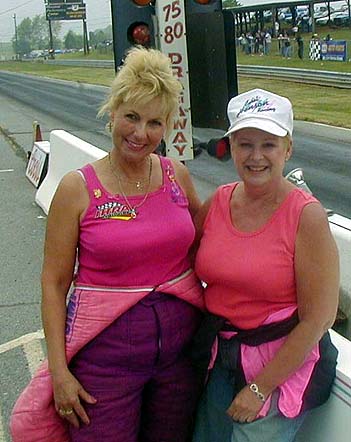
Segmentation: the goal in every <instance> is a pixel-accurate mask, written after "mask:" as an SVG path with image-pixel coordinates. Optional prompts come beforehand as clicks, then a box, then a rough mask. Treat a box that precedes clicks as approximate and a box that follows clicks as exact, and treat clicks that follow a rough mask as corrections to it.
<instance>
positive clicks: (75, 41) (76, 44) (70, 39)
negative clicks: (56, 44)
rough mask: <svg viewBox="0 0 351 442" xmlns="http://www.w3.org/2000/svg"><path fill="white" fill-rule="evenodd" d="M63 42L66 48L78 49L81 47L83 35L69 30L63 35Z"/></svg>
mask: <svg viewBox="0 0 351 442" xmlns="http://www.w3.org/2000/svg"><path fill="white" fill-rule="evenodd" d="M63 44H64V46H65V48H66V49H79V48H81V47H83V36H82V35H81V34H76V33H75V32H73V31H71V30H70V31H68V32H67V34H66V35H65V37H64V40H63Z"/></svg>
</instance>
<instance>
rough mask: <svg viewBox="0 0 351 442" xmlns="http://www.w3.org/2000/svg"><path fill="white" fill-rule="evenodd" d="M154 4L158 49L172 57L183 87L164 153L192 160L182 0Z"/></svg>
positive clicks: (168, 0)
mask: <svg viewBox="0 0 351 442" xmlns="http://www.w3.org/2000/svg"><path fill="white" fill-rule="evenodd" d="M155 7H156V14H157V20H158V33H159V35H158V37H159V44H160V50H161V51H162V52H163V53H164V54H166V55H168V56H169V58H170V59H171V62H172V68H173V72H174V74H175V75H176V77H177V78H178V80H179V81H180V82H181V84H182V86H183V91H182V93H181V96H180V101H179V108H178V113H177V114H176V116H175V118H174V125H173V130H172V132H171V135H170V137H169V140H168V143H167V146H166V150H167V156H170V157H172V158H176V159H178V160H181V161H183V160H191V159H193V158H194V156H193V141H192V128H191V110H190V93H189V77H188V55H187V46H186V29H185V6H184V0H157V2H156V6H155Z"/></svg>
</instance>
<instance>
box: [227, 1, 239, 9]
mask: <svg viewBox="0 0 351 442" xmlns="http://www.w3.org/2000/svg"><path fill="white" fill-rule="evenodd" d="M222 6H223V8H224V9H228V8H235V6H242V5H241V3H240V2H239V1H237V0H222Z"/></svg>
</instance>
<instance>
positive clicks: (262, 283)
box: [193, 89, 339, 442]
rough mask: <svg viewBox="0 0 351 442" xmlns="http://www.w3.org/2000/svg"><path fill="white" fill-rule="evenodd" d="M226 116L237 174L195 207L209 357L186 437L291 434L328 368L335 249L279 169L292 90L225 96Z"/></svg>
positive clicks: (317, 208)
mask: <svg viewBox="0 0 351 442" xmlns="http://www.w3.org/2000/svg"><path fill="white" fill-rule="evenodd" d="M228 117H229V120H230V128H229V130H228V132H227V135H228V136H229V138H230V146H231V154H232V157H233V160H234V163H235V166H236V169H237V171H238V174H239V176H240V178H241V181H240V182H235V183H230V184H227V185H223V186H221V187H219V188H218V189H217V191H216V192H215V194H214V195H213V196H212V197H211V198H210V199H209V200H208V201H207V202H206V203H205V204H204V206H203V208H202V211H201V216H200V217H199V219H198V221H199V226H200V231H201V232H202V238H201V242H200V246H199V251H198V254H197V258H196V271H197V274H198V276H199V277H200V278H201V279H202V280H203V281H205V282H206V283H207V288H206V290H205V302H206V307H207V309H208V311H209V312H210V315H209V316H208V317H207V320H205V321H204V323H203V325H202V327H201V328H200V330H199V333H198V335H197V339H196V340H195V349H196V348H197V347H196V345H197V344H196V343H200V342H202V343H203V342H206V344H207V347H206V345H205V346H204V347H203V348H201V349H199V348H197V350H198V354H200V355H210V354H211V355H212V359H211V362H210V367H212V369H211V370H210V371H209V373H208V376H207V378H208V381H207V385H206V388H205V391H204V393H203V395H202V398H201V400H200V405H199V409H198V415H197V419H196V425H195V432H194V438H193V441H194V442H217V441H218V442H226V441H228V442H229V441H231V442H243V441H246V442H250V441H255V442H257V441H259V442H266V441H267V442H268V441H269V442H278V441H279V442H289V441H293V440H294V438H295V435H296V433H297V431H298V429H299V427H300V426H301V424H302V422H303V420H304V418H305V417H306V414H307V410H309V409H311V408H313V407H316V406H319V405H321V404H322V403H324V402H325V401H326V400H327V398H328V397H329V394H330V389H331V385H332V383H333V379H334V376H335V365H336V355H337V352H336V349H335V348H334V347H333V345H332V343H331V341H330V338H329V334H328V328H329V327H331V326H332V324H333V322H334V319H335V314H336V310H337V303H338V289H339V269H338V253H337V248H336V244H335V242H334V240H333V237H332V235H331V232H330V230H329V224H328V220H327V216H326V212H325V210H324V209H323V207H322V206H321V204H320V203H319V202H318V201H317V200H316V199H315V198H314V197H313V196H312V195H309V194H307V193H305V192H304V191H303V190H300V189H298V188H297V187H295V186H294V185H293V184H291V183H290V182H288V181H287V180H286V179H285V178H284V176H283V169H284V164H285V162H286V161H288V160H289V158H290V156H291V154H292V131H293V112H292V106H291V103H290V101H289V100H288V99H286V98H284V97H281V96H278V95H275V94H273V93H271V92H268V91H264V90H260V89H255V90H251V91H249V92H246V93H243V94H241V95H239V96H237V97H235V98H233V99H232V100H231V101H230V102H229V105H228ZM214 264H215V265H214ZM210 335H212V336H214V337H215V338H214V341H213V342H211V340H210V339H209V338H208V337H209V336H210ZM209 349H211V351H210V350H209ZM198 362H199V365H201V360H200V361H198Z"/></svg>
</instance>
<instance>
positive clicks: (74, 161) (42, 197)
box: [35, 130, 107, 214]
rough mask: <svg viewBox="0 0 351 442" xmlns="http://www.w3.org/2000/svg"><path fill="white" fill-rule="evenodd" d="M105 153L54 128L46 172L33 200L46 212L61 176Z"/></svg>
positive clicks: (101, 156) (97, 158)
mask: <svg viewBox="0 0 351 442" xmlns="http://www.w3.org/2000/svg"><path fill="white" fill-rule="evenodd" d="M106 155H107V153H106V152H105V151H104V150H102V149H99V148H97V147H96V146H93V145H92V144H89V143H87V142H86V141H83V140H81V139H80V138H78V137H75V136H74V135H72V134H70V133H69V132H66V131H64V130H54V131H52V132H51V134H50V154H49V165H48V173H47V175H46V177H45V178H44V180H43V182H42V183H41V185H40V187H39V189H38V191H37V193H36V195H35V202H36V203H37V204H38V205H39V206H40V207H41V208H42V209H43V211H44V212H45V213H46V214H47V213H48V212H49V209H50V204H51V200H52V198H53V196H54V193H55V191H56V188H57V186H58V184H59V182H60V180H61V178H62V177H63V176H64V175H65V174H66V173H68V172H70V171H71V170H76V169H78V168H80V167H82V166H84V164H87V163H90V162H92V161H96V160H99V159H100V158H103V157H104V156H106Z"/></svg>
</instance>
